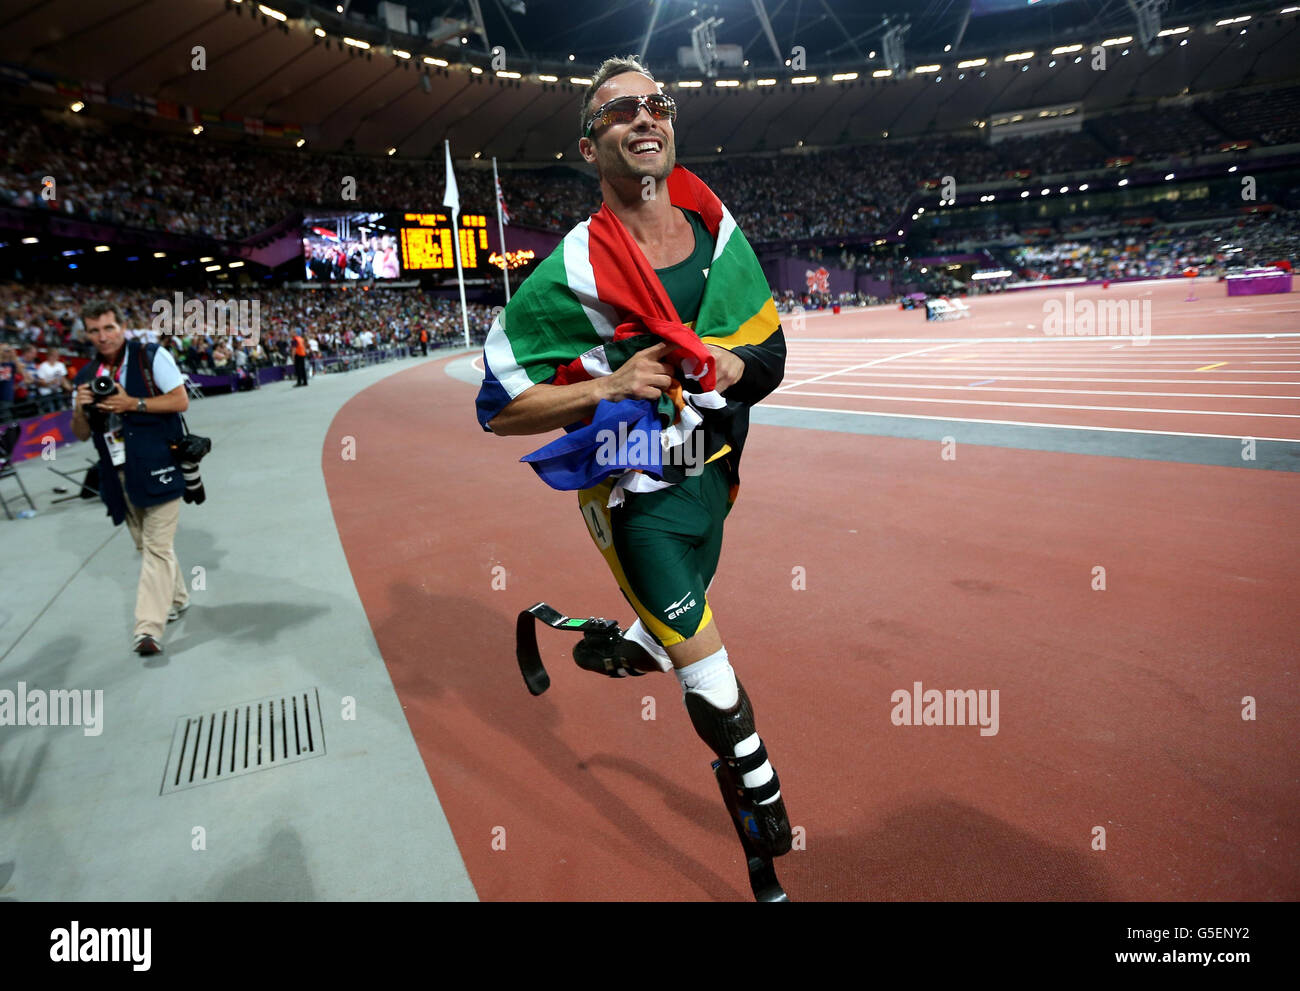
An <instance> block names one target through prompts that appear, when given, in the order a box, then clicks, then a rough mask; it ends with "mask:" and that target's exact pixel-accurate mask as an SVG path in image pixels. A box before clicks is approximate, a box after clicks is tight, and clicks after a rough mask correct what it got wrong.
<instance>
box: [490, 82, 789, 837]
mask: <svg viewBox="0 0 1300 991" xmlns="http://www.w3.org/2000/svg"><path fill="white" fill-rule="evenodd" d="M676 112H677V111H676V105H675V104H674V103H673V101H672V100H671V99H670V98H669V97H667V96H665V95H664V94H662V93H661V92H660V87H659V84H658V83H656V82H655V80H654V77H653V76H651V74H650V73H649V71H648V70H647V69H645V67H644V66H642V65H641V64H640V63H639V61H637V60H636V59H635V58H631V57H629V58H625V59H609V60H607V61H606V62H604V63H603V64H602V65H601V66H600V68H599V70H598V71H597V72H596V74H595V76H594V77H593V78H592V81H591V84H590V86H589V87H588V88H587V91H586V93H585V94H584V96H583V102H582V108H581V116H580V121H579V127H580V133H581V135H582V137H581V139H580V140H579V142H578V149H579V151H580V152H581V154H582V156H583V158H584V159H586V160H587V162H589V163H591V164H593V165H595V166H596V170H597V172H598V173H599V176H600V188H601V195H602V198H603V200H604V206H603V207H602V209H601V210H600V211H598V212H597V213H596V214H593V215H592V217H591V218H590V219H589V220H587V221H584V222H583V223H582V224H579V225H578V226H577V227H575V228H574V229H573V231H571V232H570V233H569V235H567V236H566V238H565V240H564V242H562V243H561V245H560V246H559V247H558V248H557V249H556V251H555V252H554V253H552V255H551V256H550V257H548V258H547V259H546V260H545V261H544V262H543V263H542V264H541V265H540V266H539V267H538V268H537V270H536V271H535V272H534V273H533V274H532V275H531V276H530V277H529V278H528V279H527V280H525V282H524V283H523V284H522V285H521V286H520V288H519V290H518V291H517V292H516V294H515V296H514V297H513V298H512V300H511V303H510V306H508V307H507V308H506V310H505V312H504V313H503V314H501V316H500V317H498V319H497V320H496V321H495V322H494V324H493V326H492V329H491V331H490V333H489V336H488V339H487V342H486V345H485V349H484V365H485V374H484V382H483V387H482V389H481V391H480V393H479V399H478V415H479V422H480V423H481V424H482V425H483V427H484V429H485V430H491V431H492V432H493V433H496V434H499V435H510V434H537V433H545V432H547V431H552V430H556V429H558V428H561V427H565V428H568V429H570V430H575V429H577V428H580V427H581V425H582V424H583V423H588V422H590V421H591V419H592V418H593V416H602V415H604V414H606V413H609V412H612V411H614V410H615V409H618V408H619V407H618V406H617V405H616V404H625V403H626V404H628V405H632V404H634V402H635V401H637V400H642V401H647V402H648V405H649V406H650V407H652V408H655V409H657V410H659V411H665V412H666V413H667V416H668V418H670V419H672V420H673V426H672V427H671V428H667V427H666V428H665V429H669V430H676V431H678V433H679V434H680V433H689V432H690V431H691V430H692V429H694V430H698V431H700V432H701V436H700V438H697V439H699V440H702V443H700V444H698V446H697V447H696V448H695V450H697V451H698V452H699V457H698V459H697V460H698V461H699V462H703V463H697V464H695V465H693V466H688V467H687V468H685V469H682V468H681V466H680V465H679V466H678V467H677V468H676V470H672V469H668V468H665V469H664V470H663V472H662V477H660V478H656V477H654V474H653V473H650V472H646V471H641V470H637V469H628V470H624V471H621V472H618V473H616V474H613V475H609V476H608V477H605V478H603V479H601V480H600V481H599V482H597V483H596V484H593V485H589V486H586V487H583V488H581V489H580V491H579V492H578V501H579V505H580V507H581V509H582V511H583V516H584V518H585V520H586V523H587V527H588V530H589V532H590V534H591V536H592V539H593V541H594V542H595V543H596V545H597V547H598V548H599V549H600V551H601V554H602V556H603V557H604V558H605V561H606V563H607V564H608V566H609V568H610V570H611V571H612V572H613V575H614V578H615V580H616V581H617V582H618V585H619V588H620V589H621V590H622V592H623V594H624V597H625V598H626V599H627V600H628V602H629V604H630V605H631V606H632V608H633V610H634V611H635V612H636V615H637V619H636V622H635V623H634V624H633V625H632V627H631V629H629V630H628V631H627V632H626V633H625V634H624V636H625V638H626V639H624V640H623V641H619V642H616V644H615V646H614V647H613V648H610V647H603V648H601V647H597V646H595V645H594V644H593V643H591V642H587V641H584V642H583V643H580V644H579V645H578V647H577V648H576V649H575V651H574V656H575V660H576V661H577V662H578V664H579V665H580V666H582V667H584V668H588V669H590V670H593V671H598V672H601V673H604V674H610V675H613V676H618V677H622V676H626V675H639V674H643V673H645V672H647V671H655V670H662V671H668V670H670V669H672V670H674V671H675V672H676V675H677V678H678V679H679V681H680V683H681V685H682V689H683V695H684V701H685V705H686V709H687V711H688V713H689V714H690V717H691V722H692V724H693V725H694V726H695V730H696V732H697V733H698V734H699V736H700V738H701V739H702V740H703V741H704V742H705V743H706V744H707V745H708V746H709V747H710V748H711V749H712V750H713V751H714V753H716V754H717V755H718V757H720V758H721V759H722V760H723V761H724V762H725V766H726V768H727V769H728V770H729V772H730V777H729V778H728V780H729V781H730V782H731V783H732V784H734V785H735V790H736V791H737V792H738V793H739V796H740V806H741V808H742V809H743V810H744V812H745V814H746V816H748V815H752V821H751V820H748V819H747V820H746V828H747V829H748V830H749V832H750V836H749V839H750V841H751V842H752V843H753V844H754V845H755V847H756V848H757V849H759V850H760V851H761V852H763V853H765V854H766V855H767V856H769V857H770V856H779V855H781V854H783V853H786V852H788V851H789V849H790V826H789V822H788V819H787V817H786V811H785V804H784V802H783V801H782V798H781V791H780V784H779V782H778V780H777V777H776V773H775V772H774V770H773V768H772V765H771V764H770V763H769V761H768V759H767V751H766V748H765V747H764V745H763V743H762V741H761V740H760V738H759V736H758V734H757V732H756V731H755V727H754V714H753V709H752V707H751V705H750V702H749V698H748V696H747V695H746V693H745V689H744V687H743V686H742V685H741V684H740V682H739V681H738V680H737V678H736V675H735V672H734V670H733V669H732V666H731V663H730V661H729V659H728V655H727V650H726V648H725V647H724V646H723V643H722V637H721V634H720V633H719V631H718V624H717V622H716V620H715V618H714V614H713V610H712V608H711V604H710V603H709V601H708V600H707V599H706V595H705V593H706V591H707V589H708V587H709V585H710V583H711V582H712V580H713V575H714V572H715V570H716V568H717V564H718V558H719V555H720V553H721V549H722V529H723V520H724V518H725V517H726V516H727V514H728V512H729V511H730V509H731V505H732V503H733V502H734V501H735V498H736V494H737V492H738V488H739V475H738V471H737V468H738V465H739V462H740V455H741V449H742V448H743V446H744V441H745V435H746V432H747V429H748V423H749V414H748V408H749V406H751V405H753V404H755V403H757V402H759V401H760V400H762V399H763V398H764V397H766V396H767V395H768V394H769V393H770V392H771V391H772V390H773V389H775V388H776V387H777V385H779V384H780V381H781V378H782V376H783V374H784V369H785V339H784V336H783V334H782V332H781V327H780V323H779V320H778V317H777V313H776V308H775V305H774V304H773V302H772V298H771V290H770V287H769V286H768V285H767V282H766V280H765V279H764V278H763V275H762V270H761V268H760V266H759V264H758V260H757V258H756V257H755V256H754V253H753V251H752V249H751V248H750V247H749V245H748V243H747V242H745V240H744V237H743V236H742V235H741V234H740V232H739V230H738V229H737V228H736V227H735V223H734V221H733V220H732V217H731V214H730V213H729V212H728V211H727V210H726V209H725V207H723V206H722V204H721V202H720V201H719V200H718V198H717V197H716V196H715V195H714V194H713V193H712V191H711V190H709V189H708V187H707V186H705V185H704V183H702V182H701V181H700V180H699V179H698V178H697V177H695V176H694V175H692V174H691V173H690V172H689V171H687V170H685V169H683V168H680V167H677V166H676V150H675V146H674V131H673V121H674V119H675V117H676ZM670 177H671V178H670ZM687 356H689V357H687ZM684 358H685V360H683V359H684ZM566 363H567V364H566ZM602 422H604V421H602ZM568 436H569V437H575V436H576V435H575V434H572V433H571V434H569V435H568ZM657 437H658V435H657V434H656V438H657ZM539 474H542V472H541V471H540V470H539ZM543 477H544V478H545V477H546V476H545V475H543ZM555 487H566V488H571V487H574V486H567V485H566V486H562V485H556V486H555Z"/></svg>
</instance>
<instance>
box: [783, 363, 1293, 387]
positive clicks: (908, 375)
mask: <svg viewBox="0 0 1300 991" xmlns="http://www.w3.org/2000/svg"><path fill="white" fill-rule="evenodd" d="M786 370H787V371H789V370H790V369H789V366H787V367H786ZM809 371H811V369H809ZM847 374H848V375H850V376H855V377H856V376H863V377H867V378H894V379H924V380H925V381H926V382H930V381H933V380H935V379H961V380H962V381H963V382H964V381H966V380H967V379H969V378H970V376H969V375H939V374H930V373H926V372H884V371H879V370H877V371H871V372H848V373H847ZM998 381H999V382H1105V383H1107V384H1116V385H1119V384H1123V385H1300V381H1296V380H1285V381H1276V382H1275V381H1263V382H1261V381H1259V380H1255V381H1252V382H1243V381H1242V380H1241V379H1211V378H1194V379H1120V378H1090V377H1088V376H1083V375H1072V376H1069V377H1064V378H1058V377H1055V376H1052V375H999V376H998ZM837 384H843V385H867V384H869V383H865V382H844V383H837ZM908 384H910V385H915V386H916V387H917V388H922V387H923V386H924V383H923V382H914V383H908Z"/></svg>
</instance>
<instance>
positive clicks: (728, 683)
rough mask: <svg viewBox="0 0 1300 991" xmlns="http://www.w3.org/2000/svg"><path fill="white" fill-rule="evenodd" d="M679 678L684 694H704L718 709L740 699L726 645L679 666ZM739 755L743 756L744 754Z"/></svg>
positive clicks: (728, 707) (727, 707) (729, 706)
mask: <svg viewBox="0 0 1300 991" xmlns="http://www.w3.org/2000/svg"><path fill="white" fill-rule="evenodd" d="M677 680H678V681H680V682H681V683H682V694H683V695H685V694H686V693H687V692H694V693H695V694H696V695H703V696H704V697H705V698H706V699H708V701H709V703H710V704H711V705H713V706H715V707H716V708H718V709H730V708H731V707H732V706H733V705H735V704H736V703H737V702H738V701H739V700H740V689H739V688H738V687H737V686H736V672H735V671H734V670H732V667H731V662H730V661H728V660H727V648H726V647H719V648H718V650H717V652H716V653H713V654H710V655H709V656H708V657H705V658H702V659H701V660H698V661H696V662H695V663H693V664H688V665H686V667H684V668H678V669H677ZM738 756H741V757H743V756H744V754H740V755H738Z"/></svg>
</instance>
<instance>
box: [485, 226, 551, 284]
mask: <svg viewBox="0 0 1300 991" xmlns="http://www.w3.org/2000/svg"><path fill="white" fill-rule="evenodd" d="M487 239H488V248H489V249H490V250H491V251H498V252H499V251H500V250H501V238H499V237H498V236H497V218H496V217H495V216H489V217H488V223H487ZM563 239H564V235H563V234H556V233H555V232H554V231H539V230H534V229H533V228H531V227H512V226H510V225H506V248H507V249H508V250H510V251H522V250H524V249H526V248H530V249H532V251H533V252H534V254H535V257H534V258H533V264H534V265H536V264H537V263H538V262H540V261H541V260H542V259H544V258H545V257H546V256H547V255H549V254H550V253H551V252H552V251H554V250H555V246H556V245H557V244H559V243H560V242H561V241H562V240H563ZM510 284H511V285H514V277H513V275H512V276H511V279H510Z"/></svg>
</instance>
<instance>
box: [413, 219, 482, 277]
mask: <svg viewBox="0 0 1300 991" xmlns="http://www.w3.org/2000/svg"><path fill="white" fill-rule="evenodd" d="M400 216H401V219H402V226H401V227H400V228H399V235H400V238H399V243H400V245H401V252H402V268H403V269H404V270H405V271H408V272H427V271H446V270H450V271H452V272H455V271H456V249H455V246H454V244H453V243H452V237H453V236H454V235H453V233H452V218H451V213H450V212H448V213H404V214H401V215H400ZM457 226H459V228H460V264H461V268H463V269H464V270H465V272H466V273H471V272H479V271H480V270H483V269H486V268H487V267H488V254H489V253H488V240H487V217H486V216H485V215H484V214H481V213H462V214H461V215H460V222H459V224H458V225H457Z"/></svg>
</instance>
